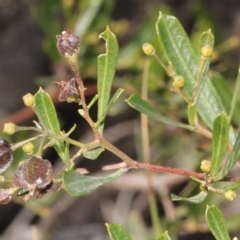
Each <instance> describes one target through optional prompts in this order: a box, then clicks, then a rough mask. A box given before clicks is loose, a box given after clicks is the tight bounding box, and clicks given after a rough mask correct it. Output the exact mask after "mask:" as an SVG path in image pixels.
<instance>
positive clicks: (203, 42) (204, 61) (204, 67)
mask: <svg viewBox="0 0 240 240" xmlns="http://www.w3.org/2000/svg"><path fill="white" fill-rule="evenodd" d="M206 46H208V47H210V48H212V49H213V47H214V36H213V35H212V33H211V30H208V31H207V32H203V33H202V35H201V37H200V44H199V50H198V51H199V54H198V55H199V57H198V58H199V64H198V73H197V77H196V80H197V83H196V86H195V88H196V89H195V90H196V92H194V94H195V96H194V98H195V102H197V100H198V98H199V96H200V94H201V92H202V89H203V86H204V84H205V82H206V80H207V75H208V70H209V66H210V62H211V58H210V57H209V58H204V57H202V54H201V50H202V48H203V47H206ZM195 90H194V91H195Z"/></svg>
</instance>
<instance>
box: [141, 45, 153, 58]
mask: <svg viewBox="0 0 240 240" xmlns="http://www.w3.org/2000/svg"><path fill="white" fill-rule="evenodd" d="M142 50H143V52H144V53H145V54H146V55H150V56H152V55H154V54H155V49H154V47H153V45H152V44H150V43H144V44H143V45H142Z"/></svg>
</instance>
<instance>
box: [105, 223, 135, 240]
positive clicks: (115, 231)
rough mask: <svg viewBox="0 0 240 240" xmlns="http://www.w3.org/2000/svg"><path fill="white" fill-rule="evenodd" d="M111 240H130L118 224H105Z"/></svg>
mask: <svg viewBox="0 0 240 240" xmlns="http://www.w3.org/2000/svg"><path fill="white" fill-rule="evenodd" d="M106 226H107V230H108V234H109V236H110V238H111V240H131V238H130V236H129V235H128V233H127V231H126V230H125V229H124V228H123V226H122V225H120V224H114V223H106Z"/></svg>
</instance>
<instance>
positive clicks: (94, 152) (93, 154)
mask: <svg viewBox="0 0 240 240" xmlns="http://www.w3.org/2000/svg"><path fill="white" fill-rule="evenodd" d="M103 151H104V148H103V147H97V148H94V149H90V150H87V151H84V152H83V156H84V157H85V158H87V159H91V160H95V159H97V158H98V156H99V155H100V154H101V153H102V152H103Z"/></svg>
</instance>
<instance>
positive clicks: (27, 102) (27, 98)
mask: <svg viewBox="0 0 240 240" xmlns="http://www.w3.org/2000/svg"><path fill="white" fill-rule="evenodd" d="M23 102H24V104H25V105H26V106H27V107H32V106H33V105H34V103H35V97H34V96H33V95H32V94H31V93H28V94H26V95H24V96H23Z"/></svg>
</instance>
